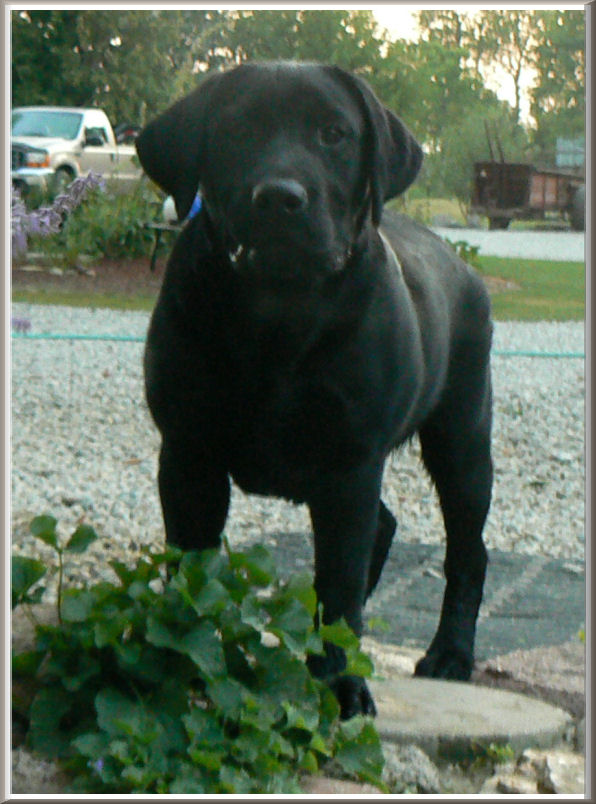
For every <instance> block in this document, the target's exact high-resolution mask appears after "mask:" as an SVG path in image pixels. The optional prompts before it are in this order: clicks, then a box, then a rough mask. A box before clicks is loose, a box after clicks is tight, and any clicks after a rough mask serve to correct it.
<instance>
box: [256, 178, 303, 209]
mask: <svg viewBox="0 0 596 804" xmlns="http://www.w3.org/2000/svg"><path fill="white" fill-rule="evenodd" d="M307 202H308V195H307V193H306V190H305V189H304V187H303V186H302V185H301V184H299V183H298V182H297V181H294V180H293V179H271V180H268V181H262V182H260V183H259V184H257V186H256V187H255V188H254V190H253V191H252V205H253V207H254V208H255V209H256V210H257V211H258V212H264V213H280V212H281V213H284V214H286V215H295V214H296V213H298V212H302V211H303V210H304V209H305V208H306V205H307Z"/></svg>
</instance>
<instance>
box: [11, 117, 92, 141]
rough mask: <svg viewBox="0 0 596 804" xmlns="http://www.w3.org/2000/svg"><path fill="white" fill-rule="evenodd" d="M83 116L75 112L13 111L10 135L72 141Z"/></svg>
mask: <svg viewBox="0 0 596 804" xmlns="http://www.w3.org/2000/svg"><path fill="white" fill-rule="evenodd" d="M82 117H83V115H82V114H77V112H50V111H45V110H44V109H15V110H14V112H13V113H12V126H11V133H12V135H13V136H17V137H18V136H21V137H60V139H64V140H74V138H75V137H76V136H77V134H78V133H79V130H80V128H81V119H82Z"/></svg>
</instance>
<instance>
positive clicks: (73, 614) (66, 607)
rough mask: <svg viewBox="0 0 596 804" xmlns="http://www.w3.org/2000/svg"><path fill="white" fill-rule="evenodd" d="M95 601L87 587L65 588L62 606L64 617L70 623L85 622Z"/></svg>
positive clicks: (61, 611)
mask: <svg viewBox="0 0 596 804" xmlns="http://www.w3.org/2000/svg"><path fill="white" fill-rule="evenodd" d="M94 602H95V601H94V599H93V596H92V595H91V594H90V593H89V592H88V591H87V590H86V589H65V590H64V592H63V593H62V602H61V606H60V614H61V616H62V619H63V620H64V621H65V622H70V623H84V622H85V620H87V619H88V618H89V616H90V614H91V611H92V609H93V604H94Z"/></svg>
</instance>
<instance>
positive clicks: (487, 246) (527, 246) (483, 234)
mask: <svg viewBox="0 0 596 804" xmlns="http://www.w3.org/2000/svg"><path fill="white" fill-rule="evenodd" d="M433 232H435V233H436V234H438V235H439V236H440V237H444V238H447V240H450V241H451V242H452V243H456V242H457V241H458V240H465V241H467V242H468V243H469V244H470V245H472V246H479V247H480V254H481V255H485V256H488V257H522V258H524V259H528V260H556V261H565V260H569V261H572V262H583V260H584V259H585V257H584V241H585V237H584V233H583V232H548V231H540V232H531V231H520V232H518V231H515V230H512V231H494V232H489V231H484V230H482V229H458V228H447V227H443V226H437V227H433Z"/></svg>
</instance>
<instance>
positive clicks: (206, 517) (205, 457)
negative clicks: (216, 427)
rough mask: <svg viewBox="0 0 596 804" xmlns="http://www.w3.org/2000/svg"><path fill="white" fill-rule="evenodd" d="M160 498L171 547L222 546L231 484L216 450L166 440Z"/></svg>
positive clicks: (175, 440) (161, 456) (189, 442)
mask: <svg viewBox="0 0 596 804" xmlns="http://www.w3.org/2000/svg"><path fill="white" fill-rule="evenodd" d="M159 495H160V498H161V506H162V510H163V518H164V524H165V528H166V539H167V541H168V543H169V544H173V545H176V547H180V548H181V549H183V550H204V549H206V548H209V547H218V546H219V544H220V537H221V532H222V530H223V527H224V524H225V521H226V517H227V513H228V505H229V500H230V481H229V478H228V474H227V472H226V471H225V469H224V468H223V467H222V466H221V465H220V463H219V462H218V461H217V460H216V457H215V451H214V450H213V449H209V448H208V447H207V446H206V445H205V444H193V442H192V441H191V440H188V439H186V440H185V439H181V438H176V439H172V438H167V437H164V440H163V443H162V447H161V452H160V456H159Z"/></svg>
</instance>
